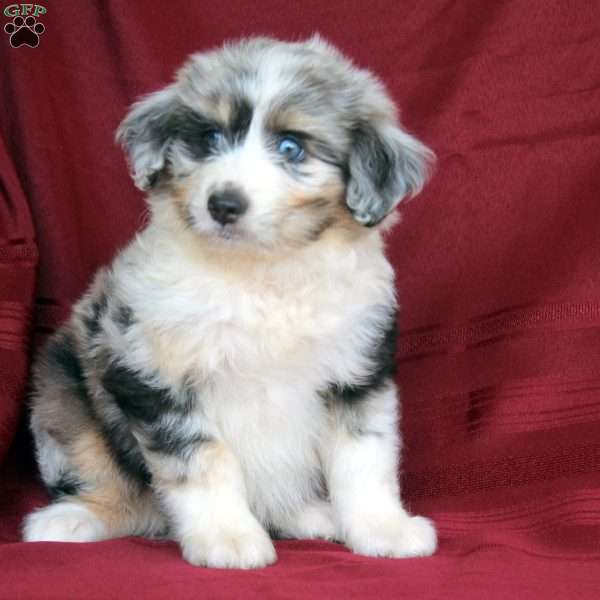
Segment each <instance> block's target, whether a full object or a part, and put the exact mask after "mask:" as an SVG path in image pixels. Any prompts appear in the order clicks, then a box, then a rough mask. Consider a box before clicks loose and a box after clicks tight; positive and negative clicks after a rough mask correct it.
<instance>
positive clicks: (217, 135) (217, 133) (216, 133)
mask: <svg viewBox="0 0 600 600" xmlns="http://www.w3.org/2000/svg"><path fill="white" fill-rule="evenodd" d="M205 136H206V139H207V141H208V143H209V144H210V145H211V146H216V145H217V144H218V143H219V142H220V141H221V140H222V139H223V132H222V131H221V130H220V129H211V130H210V131H207V132H206V134H205Z"/></svg>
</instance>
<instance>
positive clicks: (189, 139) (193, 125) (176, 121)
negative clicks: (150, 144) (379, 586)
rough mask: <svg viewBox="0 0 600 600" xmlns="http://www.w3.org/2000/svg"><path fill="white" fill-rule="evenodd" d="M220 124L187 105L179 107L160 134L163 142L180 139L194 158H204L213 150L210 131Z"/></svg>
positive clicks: (218, 128)
mask: <svg viewBox="0 0 600 600" xmlns="http://www.w3.org/2000/svg"><path fill="white" fill-rule="evenodd" d="M220 129H221V126H220V125H219V124H218V123H216V122H215V121H213V120H212V119H208V118H206V117H204V116H203V115H201V114H200V113H198V112H196V111H194V110H192V109H191V108H187V107H183V106H182V107H180V108H179V109H178V110H177V111H176V112H175V114H174V115H173V116H172V118H171V119H170V120H169V121H168V122H167V124H166V126H165V129H164V131H163V132H162V135H163V136H165V143H166V141H167V140H168V139H169V138H170V139H179V140H181V141H182V142H183V143H184V144H185V146H186V148H187V149H188V151H189V153H190V155H191V156H192V157H193V158H194V159H195V160H201V159H202V158H206V157H207V156H209V155H210V154H212V153H213V152H214V145H213V143H212V142H211V137H210V135H211V133H212V132H214V131H219V130H220Z"/></svg>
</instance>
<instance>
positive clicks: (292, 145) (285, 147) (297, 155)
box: [277, 135, 304, 162]
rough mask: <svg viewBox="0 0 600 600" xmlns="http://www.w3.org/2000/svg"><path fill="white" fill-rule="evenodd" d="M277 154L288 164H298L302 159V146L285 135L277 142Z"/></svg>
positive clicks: (294, 139) (293, 138)
mask: <svg viewBox="0 0 600 600" xmlns="http://www.w3.org/2000/svg"><path fill="white" fill-rule="evenodd" d="M277 152H279V154H281V156H283V158H285V160H287V161H289V162H300V161H301V160H302V159H303V158H304V148H303V147H302V144H301V143H300V142H299V141H298V140H297V139H296V138H295V137H292V136H291V135H286V136H284V137H282V138H281V139H280V140H279V144H278V145H277Z"/></svg>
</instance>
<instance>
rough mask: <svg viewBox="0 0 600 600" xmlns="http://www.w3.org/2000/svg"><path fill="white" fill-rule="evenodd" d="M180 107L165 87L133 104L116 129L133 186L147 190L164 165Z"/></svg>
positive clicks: (157, 178) (172, 92) (173, 93)
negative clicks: (125, 155)
mask: <svg viewBox="0 0 600 600" xmlns="http://www.w3.org/2000/svg"><path fill="white" fill-rule="evenodd" d="M179 107H180V101H179V100H178V98H177V96H176V94H175V92H174V90H173V89H171V88H166V89H164V90H161V91H159V92H155V93H153V94H150V95H148V96H146V97H145V98H143V99H142V100H140V101H139V102H136V103H135V104H134V105H133V106H132V107H131V110H130V111H129V114H128V115H127V116H126V117H125V119H124V121H123V122H122V123H121V125H120V126H119V128H118V129H117V134H116V139H117V142H119V143H120V144H121V145H122V146H123V149H124V150H125V153H126V154H127V158H128V162H129V165H130V167H131V174H132V177H133V180H134V182H135V184H136V186H137V187H138V188H139V189H141V190H144V191H147V190H149V189H151V188H152V187H153V186H154V185H155V184H156V183H157V182H158V180H159V178H160V175H161V174H162V173H163V172H164V171H165V169H166V167H167V166H168V153H169V148H170V146H171V144H172V142H173V140H174V137H175V134H176V115H177V111H178V109H179Z"/></svg>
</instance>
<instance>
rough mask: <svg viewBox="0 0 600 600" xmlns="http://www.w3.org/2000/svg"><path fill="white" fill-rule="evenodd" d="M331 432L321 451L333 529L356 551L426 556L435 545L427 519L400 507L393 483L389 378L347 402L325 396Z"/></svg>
mask: <svg viewBox="0 0 600 600" xmlns="http://www.w3.org/2000/svg"><path fill="white" fill-rule="evenodd" d="M329 405H330V410H331V416H332V426H333V435H332V437H331V439H329V440H328V442H327V446H326V447H325V448H324V449H323V452H322V454H323V457H324V463H325V464H324V467H325V475H326V479H327V485H328V488H329V493H330V496H331V501H332V504H333V509H334V515H335V518H336V521H337V526H338V530H339V531H340V533H341V537H342V539H343V541H344V542H345V543H346V545H347V546H348V547H349V548H351V549H352V550H353V551H354V552H356V553H358V554H365V555H368V556H389V557H396V558H403V557H411V556H428V555H431V554H433V553H434V552H435V549H436V546H437V538H436V532H435V528H434V526H433V524H432V523H431V521H429V520H428V519H426V518H424V517H417V516H411V515H410V514H408V513H407V512H406V510H405V509H404V507H403V506H402V501H401V498H400V489H399V484H398V461H399V439H398V420H397V399H396V388H395V385H394V384H393V382H392V381H391V380H389V381H388V382H387V384H386V385H384V386H382V387H381V388H379V389H377V390H374V391H370V392H369V393H367V394H365V395H364V397H361V398H357V397H353V398H352V399H351V401H349V400H348V398H344V397H343V393H338V395H337V397H336V396H335V394H333V395H332V397H331V398H330V400H329Z"/></svg>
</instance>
